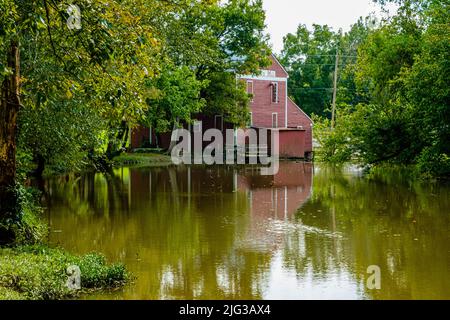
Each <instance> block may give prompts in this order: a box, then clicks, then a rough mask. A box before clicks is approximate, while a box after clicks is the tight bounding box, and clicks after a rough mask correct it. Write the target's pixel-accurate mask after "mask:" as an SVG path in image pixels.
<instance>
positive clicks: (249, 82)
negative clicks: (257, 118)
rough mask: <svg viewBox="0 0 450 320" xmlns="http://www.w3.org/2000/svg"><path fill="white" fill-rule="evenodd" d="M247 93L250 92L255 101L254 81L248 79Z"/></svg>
mask: <svg viewBox="0 0 450 320" xmlns="http://www.w3.org/2000/svg"><path fill="white" fill-rule="evenodd" d="M247 93H248V94H250V95H251V96H252V97H251V101H252V102H253V97H254V93H253V81H251V80H247Z"/></svg>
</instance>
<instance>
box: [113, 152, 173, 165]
mask: <svg viewBox="0 0 450 320" xmlns="http://www.w3.org/2000/svg"><path fill="white" fill-rule="evenodd" d="M113 163H114V166H119V167H120V166H129V165H139V166H170V165H172V160H171V158H170V156H169V155H165V154H161V153H148V152H146V153H124V154H121V155H120V156H117V157H115V158H114V159H113Z"/></svg>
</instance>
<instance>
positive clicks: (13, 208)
mask: <svg viewBox="0 0 450 320" xmlns="http://www.w3.org/2000/svg"><path fill="white" fill-rule="evenodd" d="M8 67H9V69H10V70H12V74H11V75H8V76H6V77H5V80H4V81H3V83H2V86H1V101H0V224H3V227H1V226H0V242H3V243H4V242H7V241H12V240H13V239H12V238H11V237H12V234H11V232H8V231H7V230H9V228H8V224H10V223H12V222H13V221H14V220H16V219H17V214H18V211H19V201H18V198H17V193H16V191H15V183H16V135H17V114H18V113H19V107H20V95H19V90H20V57H19V43H18V42H16V41H11V44H10V48H9V52H8Z"/></svg>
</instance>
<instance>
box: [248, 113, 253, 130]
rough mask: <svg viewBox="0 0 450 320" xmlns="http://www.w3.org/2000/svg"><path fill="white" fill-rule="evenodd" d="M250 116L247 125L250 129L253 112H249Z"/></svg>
mask: <svg viewBox="0 0 450 320" xmlns="http://www.w3.org/2000/svg"><path fill="white" fill-rule="evenodd" d="M249 114H250V119H249V120H248V124H247V127H249V128H250V127H252V126H253V112H249Z"/></svg>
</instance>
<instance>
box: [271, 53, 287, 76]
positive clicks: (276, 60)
mask: <svg viewBox="0 0 450 320" xmlns="http://www.w3.org/2000/svg"><path fill="white" fill-rule="evenodd" d="M272 57H273V58H274V59H275V62H276V63H278V65H279V66H280V67H281V69H283V71H284V72H285V73H286V75H287V77H288V78H289V72H287V70H286V69H285V68H284V67H283V65H282V64H281V63H280V61H278V59H277V57H276V56H275V55H274V54H273V53H272Z"/></svg>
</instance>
